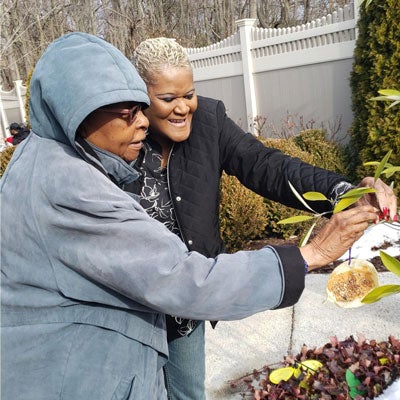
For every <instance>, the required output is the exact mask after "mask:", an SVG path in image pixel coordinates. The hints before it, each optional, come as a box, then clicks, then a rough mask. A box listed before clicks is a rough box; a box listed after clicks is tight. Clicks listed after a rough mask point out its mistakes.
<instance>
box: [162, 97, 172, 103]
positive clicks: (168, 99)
mask: <svg viewBox="0 0 400 400" xmlns="http://www.w3.org/2000/svg"><path fill="white" fill-rule="evenodd" d="M173 100H174V97H163V99H162V101H165V102H166V103H171V101H173Z"/></svg>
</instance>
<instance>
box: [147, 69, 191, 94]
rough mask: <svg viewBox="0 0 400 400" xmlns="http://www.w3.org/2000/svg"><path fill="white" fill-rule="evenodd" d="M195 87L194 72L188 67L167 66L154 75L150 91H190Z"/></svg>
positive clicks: (149, 86) (149, 87)
mask: <svg viewBox="0 0 400 400" xmlns="http://www.w3.org/2000/svg"><path fill="white" fill-rule="evenodd" d="M192 89H193V72H192V70H191V68H187V67H165V68H163V69H161V70H160V71H158V72H157V73H155V74H154V75H153V79H152V82H151V83H150V84H149V85H148V90H149V93H150V92H152V93H153V94H154V93H157V94H158V93H175V92H184V93H186V92H188V91H190V90H192Z"/></svg>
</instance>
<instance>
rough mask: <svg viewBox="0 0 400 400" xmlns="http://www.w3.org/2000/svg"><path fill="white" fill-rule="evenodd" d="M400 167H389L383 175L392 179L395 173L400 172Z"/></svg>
mask: <svg viewBox="0 0 400 400" xmlns="http://www.w3.org/2000/svg"><path fill="white" fill-rule="evenodd" d="M399 171H400V167H389V168H386V169H385V170H383V171H382V174H385V175H386V178H390V177H391V176H392V175H393V174H394V173H395V172H399Z"/></svg>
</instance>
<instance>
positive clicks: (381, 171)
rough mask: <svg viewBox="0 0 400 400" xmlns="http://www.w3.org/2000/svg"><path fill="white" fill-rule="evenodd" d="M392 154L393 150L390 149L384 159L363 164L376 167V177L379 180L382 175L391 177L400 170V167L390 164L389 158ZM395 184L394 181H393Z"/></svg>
mask: <svg viewBox="0 0 400 400" xmlns="http://www.w3.org/2000/svg"><path fill="white" fill-rule="evenodd" d="M391 155H392V150H389V151H388V152H387V153H386V155H385V157H383V158H382V161H380V162H378V161H368V162H365V163H364V164H363V165H364V166H373V167H376V170H375V174H374V179H375V180H377V179H378V178H379V177H380V176H381V175H385V176H386V178H390V177H391V176H392V175H393V174H394V173H395V172H399V171H400V167H398V166H394V165H392V164H390V163H389V162H388V161H389V158H390V156H391ZM392 186H393V182H392Z"/></svg>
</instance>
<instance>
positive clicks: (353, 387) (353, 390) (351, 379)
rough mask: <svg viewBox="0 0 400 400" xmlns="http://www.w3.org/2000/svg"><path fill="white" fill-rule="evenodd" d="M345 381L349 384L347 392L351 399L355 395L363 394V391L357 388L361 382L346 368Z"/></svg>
mask: <svg viewBox="0 0 400 400" xmlns="http://www.w3.org/2000/svg"><path fill="white" fill-rule="evenodd" d="M346 382H347V385H348V386H349V389H350V392H349V394H350V397H351V398H352V399H354V398H355V397H356V396H357V395H360V396H362V395H363V394H364V391H361V390H359V389H357V387H358V386H359V385H361V382H360V381H359V380H358V379H357V378H356V376H355V375H354V374H353V373H352V372H351V371H350V370H349V369H346Z"/></svg>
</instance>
